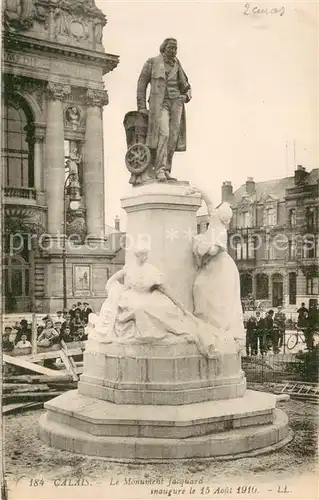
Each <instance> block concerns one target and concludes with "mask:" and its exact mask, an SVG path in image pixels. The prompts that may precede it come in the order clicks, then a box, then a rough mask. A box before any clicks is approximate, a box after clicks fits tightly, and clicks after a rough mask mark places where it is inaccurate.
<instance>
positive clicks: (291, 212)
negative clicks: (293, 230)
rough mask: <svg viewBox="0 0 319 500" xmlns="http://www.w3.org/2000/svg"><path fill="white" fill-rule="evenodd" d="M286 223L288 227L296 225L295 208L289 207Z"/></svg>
mask: <svg viewBox="0 0 319 500" xmlns="http://www.w3.org/2000/svg"><path fill="white" fill-rule="evenodd" d="M288 224H289V226H290V227H295V225H296V209H295V208H291V209H290V210H289V212H288Z"/></svg>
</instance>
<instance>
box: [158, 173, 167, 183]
mask: <svg viewBox="0 0 319 500" xmlns="http://www.w3.org/2000/svg"><path fill="white" fill-rule="evenodd" d="M156 179H157V180H158V181H161V182H162V181H166V179H167V177H166V175H165V173H164V172H163V171H162V170H159V171H158V172H157V174H156Z"/></svg>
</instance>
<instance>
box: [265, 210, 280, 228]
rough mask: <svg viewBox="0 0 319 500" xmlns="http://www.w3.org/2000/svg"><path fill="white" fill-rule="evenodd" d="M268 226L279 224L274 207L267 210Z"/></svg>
mask: <svg viewBox="0 0 319 500" xmlns="http://www.w3.org/2000/svg"><path fill="white" fill-rule="evenodd" d="M265 222H266V226H275V225H276V224H277V216H276V210H275V208H274V207H267V208H266V221H265Z"/></svg>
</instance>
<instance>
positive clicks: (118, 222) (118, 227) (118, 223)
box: [114, 215, 120, 231]
mask: <svg viewBox="0 0 319 500" xmlns="http://www.w3.org/2000/svg"><path fill="white" fill-rule="evenodd" d="M114 225H115V229H116V231H120V218H119V216H118V215H116V216H115V219H114Z"/></svg>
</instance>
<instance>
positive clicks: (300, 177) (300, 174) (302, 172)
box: [295, 165, 308, 186]
mask: <svg viewBox="0 0 319 500" xmlns="http://www.w3.org/2000/svg"><path fill="white" fill-rule="evenodd" d="M307 176H308V172H307V171H306V169H305V167H303V166H302V165H297V170H295V185H296V186H298V185H299V184H304V183H305V181H306V178H307Z"/></svg>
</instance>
